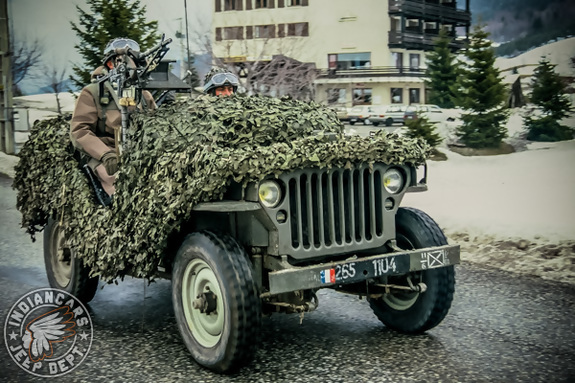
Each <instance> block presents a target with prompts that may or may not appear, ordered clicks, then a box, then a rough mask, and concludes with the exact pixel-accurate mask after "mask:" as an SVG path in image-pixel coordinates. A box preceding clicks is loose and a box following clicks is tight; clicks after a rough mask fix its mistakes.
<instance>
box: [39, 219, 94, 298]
mask: <svg viewBox="0 0 575 383" xmlns="http://www.w3.org/2000/svg"><path fill="white" fill-rule="evenodd" d="M44 262H45V264H46V274H47V275H48V282H49V283H50V286H51V287H53V288H55V289H60V290H64V291H66V292H68V293H70V294H72V295H74V296H75V297H76V298H78V299H79V300H80V301H82V302H83V303H88V302H90V301H91V300H92V299H93V298H94V295H96V291H97V290H98V281H99V278H98V277H93V278H90V269H88V268H87V267H84V265H83V264H82V262H81V260H79V259H78V258H76V256H75V254H74V251H73V250H72V249H70V247H69V246H68V244H67V242H66V238H65V236H64V230H63V228H62V226H61V225H60V224H59V222H58V221H55V220H54V219H52V218H49V219H48V224H47V225H46V227H45V228H44Z"/></svg>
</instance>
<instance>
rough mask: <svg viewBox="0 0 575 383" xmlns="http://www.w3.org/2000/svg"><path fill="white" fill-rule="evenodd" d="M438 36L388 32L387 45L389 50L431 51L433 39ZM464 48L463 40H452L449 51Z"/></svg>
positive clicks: (433, 44)
mask: <svg viewBox="0 0 575 383" xmlns="http://www.w3.org/2000/svg"><path fill="white" fill-rule="evenodd" d="M438 37H439V35H438V34H437V33H431V34H427V33H421V32H401V31H391V32H389V41H388V45H389V47H390V48H405V49H421V50H424V51H429V50H433V48H434V47H435V39H437V38H438ZM464 46H465V41H463V40H453V41H452V42H451V44H449V47H450V48H451V49H453V50H454V51H455V50H459V49H462V48H463V47H464Z"/></svg>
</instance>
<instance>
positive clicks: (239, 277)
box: [172, 232, 261, 373]
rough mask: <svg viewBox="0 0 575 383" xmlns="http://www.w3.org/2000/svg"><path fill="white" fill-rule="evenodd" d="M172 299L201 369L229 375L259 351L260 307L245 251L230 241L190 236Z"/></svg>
mask: <svg viewBox="0 0 575 383" xmlns="http://www.w3.org/2000/svg"><path fill="white" fill-rule="evenodd" d="M172 299H173V304H174V312H175V315H176V320H177V322H178V327H179V330H180V334H181V335H182V338H183V340H184V343H185V344H186V347H187V348H188V350H189V351H190V353H191V354H192V357H193V358H194V359H195V360H196V362H198V363H199V364H200V365H202V366H204V367H207V368H209V369H211V370H214V371H217V372H220V373H229V372H233V371H234V370H237V369H238V368H240V367H242V366H244V365H246V364H247V363H249V362H250V361H251V360H252V358H253V356H254V354H255V351H256V348H257V337H258V332H259V327H260V324H261V302H260V299H259V296H258V293H257V286H256V283H255V281H254V278H253V272H252V267H251V264H250V262H249V260H248V257H247V255H246V253H245V251H244V250H243V249H242V248H241V247H240V246H239V245H238V244H237V242H236V241H235V240H234V239H233V238H232V237H230V236H228V235H220V236H217V235H215V234H213V233H211V232H199V233H192V234H190V235H188V236H187V237H186V239H185V241H184V242H183V244H182V246H181V247H180V249H179V250H178V253H177V255H176V260H175V263H174V271H173V277H172Z"/></svg>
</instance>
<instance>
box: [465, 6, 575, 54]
mask: <svg viewBox="0 0 575 383" xmlns="http://www.w3.org/2000/svg"><path fill="white" fill-rule="evenodd" d="M470 1H471V3H470V7H471V12H472V16H473V23H474V24H486V25H487V26H486V30H487V31H488V32H490V34H491V38H492V39H493V40H494V41H495V42H497V43H501V45H500V46H499V47H498V48H497V54H498V55H499V56H513V55H516V54H518V53H520V52H525V51H526V50H529V49H531V48H533V47H537V46H540V45H542V44H545V43H547V42H549V41H552V40H555V39H556V38H561V37H567V36H572V35H575V23H574V22H573V20H574V19H575V3H574V2H573V1H571V0H547V1H541V0H470Z"/></svg>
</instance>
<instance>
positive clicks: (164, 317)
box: [0, 176, 575, 383]
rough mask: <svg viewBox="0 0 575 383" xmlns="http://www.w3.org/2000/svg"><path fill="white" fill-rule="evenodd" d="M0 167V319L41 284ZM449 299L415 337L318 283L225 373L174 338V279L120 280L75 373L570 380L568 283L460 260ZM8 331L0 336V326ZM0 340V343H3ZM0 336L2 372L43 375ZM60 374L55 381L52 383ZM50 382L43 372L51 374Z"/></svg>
mask: <svg viewBox="0 0 575 383" xmlns="http://www.w3.org/2000/svg"><path fill="white" fill-rule="evenodd" d="M9 185H10V180H8V179H6V178H3V177H2V176H0V290H1V291H2V294H1V295H0V320H1V323H2V324H4V321H5V319H6V315H7V313H8V310H9V309H10V307H11V306H12V304H14V303H15V302H16V301H17V300H18V299H19V298H20V297H21V296H23V295H24V294H25V293H27V292H29V291H32V290H35V289H37V288H41V287H47V285H48V282H47V279H46V276H45V273H44V265H43V259H42V241H41V236H40V237H39V238H38V241H37V242H35V243H32V242H31V241H30V238H29V237H28V236H27V235H26V234H25V233H24V232H23V230H21V229H19V223H20V214H19V212H18V211H17V210H16V209H15V207H14V205H15V192H14V191H13V190H11V189H10V186H9ZM456 271H457V285H456V294H455V300H454V303H453V306H452V308H451V311H450V312H449V314H448V316H447V318H446V319H445V320H444V321H443V322H442V323H441V325H440V326H438V327H436V328H435V329H433V330H431V331H429V332H428V333H427V334H425V335H421V336H405V335H401V334H397V333H395V332H392V331H389V330H387V329H386V328H385V327H384V326H383V325H382V324H381V323H380V322H379V321H378V320H377V318H376V317H375V315H373V313H372V312H371V310H370V308H369V305H368V304H367V303H366V302H365V301H363V300H358V299H357V297H352V296H347V295H342V294H338V293H335V292H332V291H329V290H322V291H320V292H319V294H318V297H319V303H320V306H319V308H318V310H317V311H315V312H313V313H309V314H307V315H306V316H305V318H304V320H303V323H302V324H300V318H299V316H293V315H292V316H288V315H277V316H272V317H270V318H266V319H264V321H263V327H262V330H261V340H260V347H259V351H258V353H257V354H256V358H255V360H254V362H253V363H252V364H251V365H250V366H248V367H245V368H243V369H242V370H240V371H239V372H238V373H237V374H235V375H232V376H219V375H216V374H213V373H211V372H209V371H207V370H205V369H202V368H200V367H198V366H197V365H196V364H195V363H194V362H193V361H192V360H191V358H190V357H189V354H188V351H187V350H186V348H185V346H184V344H183V343H182V341H181V340H180V336H179V333H178V330H177V328H176V323H175V319H174V315H173V310H172V305H171V295H170V288H171V285H170V282H169V281H165V280H162V281H159V282H157V283H154V284H152V285H150V286H146V284H145V283H144V281H142V280H136V279H127V280H126V281H124V282H121V283H120V284H119V285H118V286H116V285H106V286H105V287H104V288H103V289H102V290H99V291H98V293H97V295H96V297H95V299H94V300H93V301H92V302H91V303H90V304H89V311H90V315H91V318H92V321H93V324H94V337H93V343H92V347H91V350H90V353H89V355H88V357H87V358H86V360H85V361H84V362H83V363H82V364H81V365H80V366H78V367H77V368H76V369H75V370H74V371H73V372H71V373H70V374H67V375H65V379H67V380H68V381H71V382H80V381H90V382H171V381H178V380H182V381H190V382H316V381H325V382H354V383H358V382H440V381H441V382H512V381H513V382H572V381H575V287H573V286H568V285H563V284H557V283H552V282H548V281H543V280H540V279H537V278H532V277H523V276H517V275H513V274H509V273H505V272H501V271H497V270H492V269H482V268H478V267H477V266H470V265H461V266H458V267H457V268H456ZM3 336H4V335H3ZM3 343H4V342H3ZM39 380H40V379H38V378H35V377H34V376H32V375H30V374H29V373H27V372H25V371H23V370H22V369H20V368H19V367H18V366H17V365H16V364H15V363H14V362H13V361H12V360H11V359H10V357H9V356H8V354H7V351H6V348H5V346H4V344H2V345H0V381H2V382H4V381H6V382H26V381H39ZM56 380H60V379H54V380H52V381H56ZM49 381H50V380H49Z"/></svg>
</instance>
